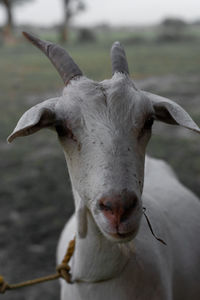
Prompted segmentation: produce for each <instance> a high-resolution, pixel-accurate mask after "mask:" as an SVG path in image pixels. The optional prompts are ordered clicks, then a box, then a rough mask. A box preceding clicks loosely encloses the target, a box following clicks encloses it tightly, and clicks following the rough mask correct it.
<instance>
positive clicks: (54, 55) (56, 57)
mask: <svg viewBox="0 0 200 300" xmlns="http://www.w3.org/2000/svg"><path fill="white" fill-rule="evenodd" d="M23 35H24V36H25V38H26V39H27V40H28V41H30V42H31V43H32V44H33V45H35V46H36V47H38V48H39V49H40V50H41V51H42V52H43V53H44V54H45V55H46V56H47V57H48V58H49V59H50V61H51V62H52V64H53V65H54V67H55V68H56V69H57V71H58V73H59V74H60V76H61V78H62V79H63V81H64V84H65V85H67V84H68V83H69V81H70V80H71V79H73V78H75V77H77V76H82V75H83V74H82V72H81V70H80V69H79V67H78V66H77V65H76V64H75V62H74V61H73V59H72V58H71V56H70V55H69V54H68V53H67V52H66V51H65V49H63V48H62V47H60V46H58V45H56V44H53V43H51V42H47V41H42V40H40V39H39V38H37V37H35V36H33V35H32V34H30V33H27V32H23Z"/></svg>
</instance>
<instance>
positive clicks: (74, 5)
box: [61, 0, 85, 42]
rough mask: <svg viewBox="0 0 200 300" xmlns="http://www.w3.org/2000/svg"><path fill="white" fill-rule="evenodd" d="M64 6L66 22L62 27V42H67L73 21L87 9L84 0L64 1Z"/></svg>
mask: <svg viewBox="0 0 200 300" xmlns="http://www.w3.org/2000/svg"><path fill="white" fill-rule="evenodd" d="M62 1H63V5H64V21H63V24H62V26H61V40H62V41H63V42H66V41H67V39H68V29H69V24H70V22H71V19H72V18H73V17H74V16H75V15H76V14H77V13H79V12H81V11H83V10H84V9H85V4H84V1H83V0H62Z"/></svg>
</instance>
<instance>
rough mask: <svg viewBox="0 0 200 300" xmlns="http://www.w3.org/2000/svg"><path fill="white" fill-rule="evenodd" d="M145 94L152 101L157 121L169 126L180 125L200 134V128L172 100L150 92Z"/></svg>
mask: <svg viewBox="0 0 200 300" xmlns="http://www.w3.org/2000/svg"><path fill="white" fill-rule="evenodd" d="M143 93H144V94H145V96H147V97H148V98H149V100H150V101H151V103H152V105H153V108H154V111H155V116H156V119H157V120H159V121H162V122H165V123H168V124H174V125H180V126H183V127H185V128H188V129H191V130H193V131H196V132H198V133H200V128H199V127H198V126H197V124H196V123H195V122H194V121H193V120H192V118H191V117H190V116H189V114H188V113H187V112H186V111H185V110H184V109H183V108H182V107H181V106H180V105H178V104H177V103H175V102H173V101H172V100H169V99H167V98H164V97H161V96H158V95H154V94H151V93H149V92H143Z"/></svg>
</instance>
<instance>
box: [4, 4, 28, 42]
mask: <svg viewBox="0 0 200 300" xmlns="http://www.w3.org/2000/svg"><path fill="white" fill-rule="evenodd" d="M29 1H32V0H28V1H27V0H0V4H1V5H3V6H4V8H5V10H6V15H7V17H6V24H5V27H4V35H5V38H9V39H10V38H12V36H13V28H14V20H13V7H14V6H15V5H18V4H23V3H24V4H25V3H27V2H29Z"/></svg>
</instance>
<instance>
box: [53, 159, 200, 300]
mask: <svg viewBox="0 0 200 300" xmlns="http://www.w3.org/2000/svg"><path fill="white" fill-rule="evenodd" d="M144 182H145V184H144V191H143V197H142V198H143V204H144V206H145V207H146V209H147V212H148V216H149V217H150V220H151V223H152V226H153V229H154V231H155V232H156V234H157V235H158V236H159V237H161V238H162V239H163V240H164V241H165V242H166V244H167V245H166V246H165V245H163V244H161V243H159V242H158V241H157V240H156V239H155V238H154V237H153V236H152V234H151V232H150V230H149V228H148V225H147V223H146V221H145V219H144V218H143V219H142V221H141V224H140V229H139V232H138V234H137V236H136V237H135V239H134V240H132V241H130V242H128V243H125V244H117V245H113V244H112V242H110V241H108V240H107V239H106V238H104V237H103V236H102V235H101V234H100V233H99V231H98V228H97V227H96V225H95V222H94V220H93V219H92V217H91V215H90V214H89V213H88V215H87V218H88V219H89V220H90V223H89V224H90V225H89V227H88V235H87V237H86V238H85V239H84V240H82V239H80V238H79V237H78V234H77V222H76V221H77V220H76V215H75V214H74V215H73V216H72V217H71V219H70V221H69V222H68V223H67V224H66V226H65V228H64V230H63V232H62V235H61V238H60V242H59V245H58V263H59V262H61V260H62V258H63V256H64V253H65V249H66V245H67V244H68V242H69V241H70V240H71V239H72V238H73V237H74V236H75V235H76V237H77V241H76V244H77V246H76V247H77V249H76V251H75V254H74V256H73V258H72V263H71V268H72V270H71V272H72V275H73V278H74V279H75V278H76V274H77V276H78V279H79V280H80V281H79V280H78V281H77V282H75V283H74V284H72V285H69V284H67V283H65V282H64V281H63V280H61V285H62V292H61V299H62V300H65V299H73V300H79V299H80V300H82V299H88V300H90V299H91V300H94V299H95V300H102V299H106V300H109V299H110V300H111V299H113V300H114V299H115V300H130V299H133V300H134V299H140V300H150V299H153V300H161V299H162V300H172V299H174V300H176V299H181V300H183V299H191V300H198V299H199V296H200V285H199V281H200V274H199V266H200V249H199V244H198V238H199V236H200V224H199V216H200V204H199V200H198V199H197V197H196V196H195V195H194V194H193V193H192V192H191V191H189V190H188V189H187V188H185V187H184V186H183V185H182V184H181V183H180V182H179V181H178V180H177V178H176V177H175V175H174V174H173V171H172V169H171V168H170V167H169V166H168V165H167V164H166V163H165V162H164V161H162V160H157V159H153V158H150V157H148V156H147V157H146V163H145V180H144ZM108 269H110V273H111V274H112V273H114V275H111V276H110V278H108V279H107V280H103V281H101V280H100V281H98V277H101V276H104V275H103V274H104V273H105V270H108ZM106 273H107V271H106ZM95 277H97V280H96V282H95V280H94V282H93V278H95Z"/></svg>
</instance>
